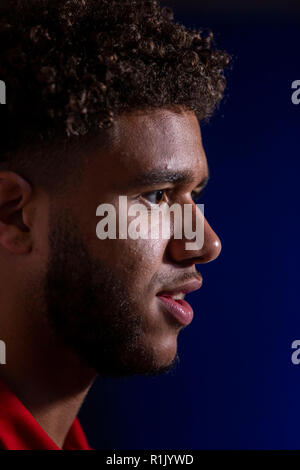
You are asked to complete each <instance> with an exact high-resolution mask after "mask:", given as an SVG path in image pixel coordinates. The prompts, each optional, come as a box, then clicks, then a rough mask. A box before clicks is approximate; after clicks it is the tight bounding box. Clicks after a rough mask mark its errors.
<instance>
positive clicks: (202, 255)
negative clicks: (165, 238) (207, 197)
mask: <svg viewBox="0 0 300 470" xmlns="http://www.w3.org/2000/svg"><path fill="white" fill-rule="evenodd" d="M194 216H195V217H197V218H200V219H201V220H200V221H199V220H198V223H199V222H200V223H202V224H203V235H204V240H203V244H202V247H201V248H200V247H199V248H198V247H197V245H196V244H195V245H196V248H195V249H193V250H187V248H186V245H187V243H190V242H191V240H187V239H186V238H185V236H184V233H183V237H182V239H176V238H174V237H172V238H171V239H170V241H169V247H168V248H169V250H168V251H169V256H170V257H171V258H172V260H173V261H175V262H176V263H184V264H185V265H193V264H204V263H209V262H210V261H213V260H215V259H216V258H217V257H218V256H219V254H220V253H221V250H222V245H221V240H220V238H219V237H218V235H217V234H216V233H215V231H214V230H213V229H212V227H211V226H210V225H209V223H208V221H207V220H206V218H205V217H204V215H203V214H202V212H201V211H200V209H198V208H197V207H196V208H195V212H194ZM194 222H195V221H194Z"/></svg>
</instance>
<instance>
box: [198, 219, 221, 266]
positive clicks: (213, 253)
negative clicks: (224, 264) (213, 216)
mask: <svg viewBox="0 0 300 470" xmlns="http://www.w3.org/2000/svg"><path fill="white" fill-rule="evenodd" d="M221 250H222V244H221V240H220V238H219V237H218V235H217V234H216V232H215V231H214V230H213V228H212V227H211V225H210V224H209V223H208V221H207V219H206V218H205V217H204V244H203V247H202V249H201V250H200V251H201V257H202V258H203V259H204V260H203V262H204V263H209V262H210V261H213V260H215V259H216V258H217V257H218V256H219V254H220V253H221Z"/></svg>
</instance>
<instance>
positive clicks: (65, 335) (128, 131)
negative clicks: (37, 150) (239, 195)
mask: <svg viewBox="0 0 300 470" xmlns="http://www.w3.org/2000/svg"><path fill="white" fill-rule="evenodd" d="M110 132H111V137H112V139H111V145H110V146H109V147H108V148H106V149H105V151H104V150H103V149H101V150H100V145H99V147H97V142H95V145H94V146H93V149H94V150H93V152H89V154H88V155H85V158H84V163H83V170H82V173H81V177H80V179H79V180H78V184H77V185H76V187H74V188H73V189H72V190H71V191H68V194H66V195H64V196H60V197H57V198H55V197H54V198H53V200H51V201H50V204H49V211H48V215H47V225H48V236H47V239H48V245H47V256H46V257H45V263H44V266H43V269H41V270H40V271H39V270H37V271H39V272H40V273H44V274H41V275H40V276H41V279H40V281H41V285H42V286H43V288H42V290H41V303H40V306H39V309H40V312H42V313H40V314H41V315H42V314H45V318H47V321H49V322H50V324H51V329H52V331H54V332H55V336H56V337H57V338H59V341H61V342H62V343H63V344H64V345H65V346H67V347H68V348H70V349H72V350H73V351H75V353H76V355H78V356H79V357H80V358H81V359H82V360H83V361H84V362H85V363H86V364H87V365H88V366H90V367H92V368H93V369H94V370H95V371H96V372H97V373H100V374H103V375H111V376H114V375H117V376H122V375H131V374H158V373H162V372H165V371H167V370H169V369H170V368H171V367H173V366H174V364H175V363H176V361H177V359H178V356H177V338H178V334H179V332H180V331H181V330H182V329H183V328H185V327H186V325H187V323H189V321H187V322H185V321H184V319H182V316H184V309H183V311H182V309H181V311H179V310H180V306H181V305H183V304H184V302H183V300H182V298H183V295H184V294H185V293H187V292H189V291H192V290H196V289H197V288H200V287H201V280H202V278H201V275H200V273H198V272H197V270H196V264H201V263H207V262H210V261H212V260H214V259H215V258H216V257H217V256H218V255H219V253H220V250H221V243H220V240H219V238H218V236H217V235H216V234H215V232H214V231H213V229H212V228H211V227H210V225H209V224H208V222H207V221H206V219H204V244H203V246H202V247H201V249H199V250H195V251H190V250H187V249H186V241H187V240H186V239H185V238H184V237H183V238H182V239H176V238H174V237H172V236H171V237H170V239H163V238H162V237H161V238H159V239H153V240H151V239H138V240H133V239H130V238H127V239H118V238H116V239H106V240H99V239H98V238H97V236H96V226H97V223H98V222H99V217H97V216H96V209H97V207H98V206H99V204H103V203H109V204H113V205H114V206H115V207H116V208H117V207H118V198H119V196H120V195H124V196H127V200H128V204H129V205H130V204H136V203H144V204H146V205H147V206H148V207H149V209H151V208H153V207H157V206H159V205H160V203H161V201H162V200H164V201H167V202H168V203H171V204H172V203H178V204H180V205H182V206H183V205H184V204H193V209H194V212H193V214H194V217H200V210H199V209H198V208H197V206H196V204H195V202H194V199H193V198H194V195H195V194H196V193H197V192H200V191H201V189H202V187H203V185H204V184H205V182H206V181H207V179H208V165H207V161H206V156H205V152H204V149H203V146H202V140H201V132H200V127H199V123H198V120H197V118H196V116H195V114H194V113H193V112H189V111H183V110H182V111H181V112H180V113H178V112H174V111H172V110H154V111H151V112H147V113H145V112H144V113H143V112H138V113H137V112H136V113H130V114H124V115H121V116H119V117H118V118H117V119H116V121H115V124H114V126H113V128H112V129H111V130H110ZM25 286H26V287H25V289H26V290H27V295H26V298H27V299H28V300H27V303H28V305H29V307H30V302H31V301H30V299H31V298H32V299H35V300H34V301H33V300H32V309H33V308H36V307H34V305H33V304H35V305H36V295H34V292H33V289H34V287H33V284H30V282H28V283H27V284H26V283H25ZM166 293H167V294H166ZM175 294H176V295H177V297H180V296H181V297H180V300H177V301H176V300H172V299H171V296H172V295H173V296H174V295H175ZM166 297H167V298H166ZM172 303H173V304H177V307H178V308H179V310H178V308H177V307H176V305H175V307H174V305H173V307H172V305H171V304H172ZM41 305H43V308H42V307H41ZM176 308H177V311H178V312H179V314H178V315H177V314H176ZM43 311H44V312H43Z"/></svg>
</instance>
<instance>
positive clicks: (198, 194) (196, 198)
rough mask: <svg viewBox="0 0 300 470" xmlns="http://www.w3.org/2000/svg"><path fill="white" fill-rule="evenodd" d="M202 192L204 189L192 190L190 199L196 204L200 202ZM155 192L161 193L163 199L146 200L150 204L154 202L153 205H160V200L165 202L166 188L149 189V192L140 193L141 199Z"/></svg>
mask: <svg viewBox="0 0 300 470" xmlns="http://www.w3.org/2000/svg"><path fill="white" fill-rule="evenodd" d="M203 192H204V190H202V191H200V192H195V191H192V193H191V194H192V199H193V201H194V203H195V204H197V203H198V202H200V200H202V197H203ZM156 193H163V195H164V197H163V199H162V200H161V201H160V202H156V203H155V202H151V201H148V202H150V204H154V205H160V204H161V203H162V202H167V199H168V197H167V193H168V190H167V189H157V190H156V191H151V192H149V193H144V194H142V195H141V197H142V198H143V199H147V196H150V195H155V194H156Z"/></svg>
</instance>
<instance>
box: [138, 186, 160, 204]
mask: <svg viewBox="0 0 300 470" xmlns="http://www.w3.org/2000/svg"><path fill="white" fill-rule="evenodd" d="M142 197H143V198H144V199H147V201H149V202H151V204H160V203H161V202H163V201H166V190H164V189H159V190H157V191H152V192H151V193H146V194H142Z"/></svg>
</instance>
